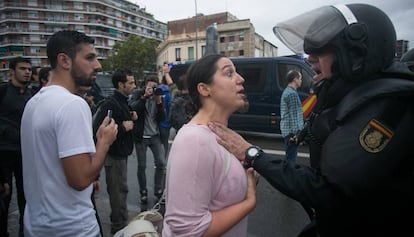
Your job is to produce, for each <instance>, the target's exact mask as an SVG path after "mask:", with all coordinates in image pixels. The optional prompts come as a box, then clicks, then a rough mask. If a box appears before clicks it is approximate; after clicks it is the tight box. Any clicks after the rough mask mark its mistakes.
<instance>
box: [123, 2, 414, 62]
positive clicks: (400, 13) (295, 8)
mask: <svg viewBox="0 0 414 237" xmlns="http://www.w3.org/2000/svg"><path fill="white" fill-rule="evenodd" d="M128 1H130V2H132V3H135V4H138V5H139V6H140V7H144V8H145V9H146V11H147V12H148V13H151V14H153V15H154V18H155V19H156V20H158V21H161V22H164V23H167V22H168V21H174V20H179V19H186V18H191V17H193V16H194V15H195V12H196V7H195V6H196V5H197V13H202V14H204V15H209V14H214V13H220V12H226V11H227V12H230V13H231V14H232V15H234V16H236V17H237V18H238V19H239V20H244V19H250V22H251V23H252V24H253V26H254V27H255V29H256V33H258V34H260V35H262V36H263V37H264V38H265V39H266V40H267V41H269V42H271V43H272V44H274V45H275V46H277V47H278V54H279V55H280V56H283V55H289V54H292V51H290V50H289V49H288V48H287V47H286V46H284V45H283V43H281V42H280V41H279V40H278V39H277V38H276V36H275V35H274V34H273V27H274V26H275V25H276V24H277V23H278V22H282V21H285V20H287V19H290V18H292V17H294V16H297V15H299V14H301V13H304V12H307V11H310V10H312V9H315V8H317V7H320V6H325V5H336V4H348V3H367V4H371V5H374V6H376V7H378V8H380V9H381V10H383V11H384V12H385V13H386V14H387V15H388V16H389V17H390V19H391V21H392V22H393V24H394V27H395V30H396V32H397V39H404V40H408V41H410V42H409V49H411V48H414V18H413V16H414V1H413V0H360V1H357V2H356V1H355V0H354V1H350V0H342V1H341V0H306V1H305V0H287V1H286V0H283V1H280V0H254V1H252V0H237V1H235V0H174V1H172V0H168V1H167V0H128ZM196 3H197V4H196Z"/></svg>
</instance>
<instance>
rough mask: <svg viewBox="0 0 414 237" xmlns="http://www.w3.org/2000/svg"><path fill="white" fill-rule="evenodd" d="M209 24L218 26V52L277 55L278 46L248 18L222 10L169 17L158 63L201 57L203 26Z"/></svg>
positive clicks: (237, 54) (265, 55) (203, 45)
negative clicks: (256, 29) (256, 28)
mask: <svg viewBox="0 0 414 237" xmlns="http://www.w3.org/2000/svg"><path fill="white" fill-rule="evenodd" d="M212 25H215V27H216V29H217V44H218V45H217V50H218V52H217V53H220V54H223V55H226V56H228V57H274V56H277V47H276V46H275V45H273V44H272V43H270V42H269V41H266V40H265V39H264V38H263V37H262V36H260V35H259V34H257V33H256V32H255V28H254V26H253V24H252V23H251V22H250V20H249V19H245V20H239V19H237V18H236V17H235V16H233V15H232V14H230V13H229V12H223V13H217V14H212V15H203V14H197V15H196V16H194V17H191V18H188V19H181V20H175V21H169V22H168V23H167V27H168V37H167V39H166V40H165V41H163V42H161V44H160V45H159V46H158V48H157V65H162V64H163V62H177V63H178V62H185V61H189V60H195V59H198V58H200V57H202V56H203V55H204V54H205V52H206V43H207V42H206V41H207V40H206V39H207V33H206V32H207V31H206V29H207V28H208V27H209V26H212Z"/></svg>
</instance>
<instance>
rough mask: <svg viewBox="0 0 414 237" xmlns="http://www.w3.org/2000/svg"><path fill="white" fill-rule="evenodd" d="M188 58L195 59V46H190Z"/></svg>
mask: <svg viewBox="0 0 414 237" xmlns="http://www.w3.org/2000/svg"><path fill="white" fill-rule="evenodd" d="M188 60H194V47H188Z"/></svg>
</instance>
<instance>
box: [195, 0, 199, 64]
mask: <svg viewBox="0 0 414 237" xmlns="http://www.w3.org/2000/svg"><path fill="white" fill-rule="evenodd" d="M194 6H195V58H196V60H197V59H198V19H197V0H194Z"/></svg>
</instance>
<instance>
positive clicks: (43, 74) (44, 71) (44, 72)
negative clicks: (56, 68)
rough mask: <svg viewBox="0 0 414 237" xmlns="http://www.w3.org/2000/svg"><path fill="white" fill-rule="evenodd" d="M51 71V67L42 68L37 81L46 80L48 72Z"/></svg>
mask: <svg viewBox="0 0 414 237" xmlns="http://www.w3.org/2000/svg"><path fill="white" fill-rule="evenodd" d="M51 70H52V68H51V67H42V68H41V69H40V71H39V81H40V80H42V79H43V80H48V77H49V72H50V71H51Z"/></svg>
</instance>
